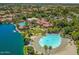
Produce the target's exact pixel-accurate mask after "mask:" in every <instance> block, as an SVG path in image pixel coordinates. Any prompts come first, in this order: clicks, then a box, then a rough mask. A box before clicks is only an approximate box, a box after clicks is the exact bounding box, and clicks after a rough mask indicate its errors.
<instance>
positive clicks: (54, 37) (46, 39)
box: [39, 34, 61, 48]
mask: <svg viewBox="0 0 79 59" xmlns="http://www.w3.org/2000/svg"><path fill="white" fill-rule="evenodd" d="M39 44H40V46H41V47H44V46H45V45H47V46H48V47H49V46H51V47H52V48H57V47H59V46H60V45H61V36H60V34H47V35H46V36H43V37H42V38H40V41H39Z"/></svg>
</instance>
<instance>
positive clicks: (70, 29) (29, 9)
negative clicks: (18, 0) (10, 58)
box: [0, 4, 79, 55]
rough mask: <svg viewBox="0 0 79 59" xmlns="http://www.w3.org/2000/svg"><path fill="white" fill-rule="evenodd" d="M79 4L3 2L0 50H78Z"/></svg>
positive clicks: (41, 52)
mask: <svg viewBox="0 0 79 59" xmlns="http://www.w3.org/2000/svg"><path fill="white" fill-rule="evenodd" d="M78 10H79V5H75V4H71V5H70V4H0V54H12V55H13V54H18V55H23V54H25V55H50V54H60V55H61V54H66V55H67V54H79V11H78Z"/></svg>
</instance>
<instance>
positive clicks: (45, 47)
mask: <svg viewBox="0 0 79 59" xmlns="http://www.w3.org/2000/svg"><path fill="white" fill-rule="evenodd" d="M44 49H45V54H47V49H48V46H47V45H44Z"/></svg>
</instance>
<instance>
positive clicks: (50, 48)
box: [49, 46, 52, 54]
mask: <svg viewBox="0 0 79 59" xmlns="http://www.w3.org/2000/svg"><path fill="white" fill-rule="evenodd" d="M51 50H52V47H51V46H49V54H50V52H51Z"/></svg>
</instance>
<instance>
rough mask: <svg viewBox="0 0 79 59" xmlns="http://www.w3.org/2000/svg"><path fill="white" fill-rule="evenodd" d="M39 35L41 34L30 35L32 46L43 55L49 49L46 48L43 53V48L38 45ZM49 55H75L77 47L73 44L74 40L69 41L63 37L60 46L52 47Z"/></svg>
mask: <svg viewBox="0 0 79 59" xmlns="http://www.w3.org/2000/svg"><path fill="white" fill-rule="evenodd" d="M40 37H41V36H34V37H32V39H33V42H32V46H33V47H34V48H35V51H36V52H37V53H38V54H41V53H43V54H44V55H48V54H49V49H48V50H47V53H45V49H44V48H43V47H41V46H40V45H39V40H40ZM50 55H77V48H76V46H75V44H74V41H70V39H67V38H63V39H62V44H61V46H60V47H58V48H54V49H52V50H51V52H50Z"/></svg>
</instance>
